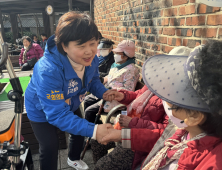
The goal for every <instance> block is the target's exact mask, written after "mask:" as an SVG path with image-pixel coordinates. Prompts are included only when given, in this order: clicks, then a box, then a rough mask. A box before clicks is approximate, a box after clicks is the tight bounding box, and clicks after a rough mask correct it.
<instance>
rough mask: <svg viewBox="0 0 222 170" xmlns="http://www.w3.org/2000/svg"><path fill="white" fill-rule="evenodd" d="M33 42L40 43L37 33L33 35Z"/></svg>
mask: <svg viewBox="0 0 222 170" xmlns="http://www.w3.org/2000/svg"><path fill="white" fill-rule="evenodd" d="M32 43H36V44H40V41H39V40H38V37H37V36H36V35H33V36H32Z"/></svg>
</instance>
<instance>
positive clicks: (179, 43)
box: [176, 38, 182, 46]
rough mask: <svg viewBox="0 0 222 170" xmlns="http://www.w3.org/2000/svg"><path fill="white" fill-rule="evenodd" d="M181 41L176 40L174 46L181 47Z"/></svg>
mask: <svg viewBox="0 0 222 170" xmlns="http://www.w3.org/2000/svg"><path fill="white" fill-rule="evenodd" d="M181 41H182V39H180V38H177V39H176V46H181Z"/></svg>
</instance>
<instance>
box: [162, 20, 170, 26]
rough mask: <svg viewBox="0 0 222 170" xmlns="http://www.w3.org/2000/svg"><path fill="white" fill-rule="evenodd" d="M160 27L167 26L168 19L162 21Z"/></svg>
mask: <svg viewBox="0 0 222 170" xmlns="http://www.w3.org/2000/svg"><path fill="white" fill-rule="evenodd" d="M161 25H164V26H166V25H169V19H168V18H164V19H162V21H161Z"/></svg>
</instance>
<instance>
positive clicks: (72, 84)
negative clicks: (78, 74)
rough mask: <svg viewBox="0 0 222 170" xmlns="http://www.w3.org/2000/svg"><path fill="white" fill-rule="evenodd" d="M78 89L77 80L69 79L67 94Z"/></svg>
mask: <svg viewBox="0 0 222 170" xmlns="http://www.w3.org/2000/svg"><path fill="white" fill-rule="evenodd" d="M78 89H79V88H78V82H76V81H75V80H69V84H68V93H67V95H68V94H70V93H75V92H76V91H77V90H78Z"/></svg>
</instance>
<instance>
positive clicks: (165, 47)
mask: <svg viewBox="0 0 222 170" xmlns="http://www.w3.org/2000/svg"><path fill="white" fill-rule="evenodd" d="M173 48H174V47H170V46H166V45H163V46H162V51H163V52H164V53H169V52H170V51H171V50H172V49H173Z"/></svg>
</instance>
